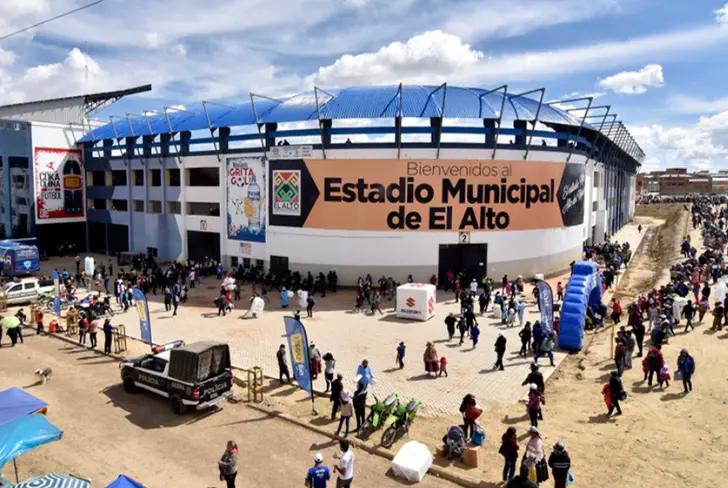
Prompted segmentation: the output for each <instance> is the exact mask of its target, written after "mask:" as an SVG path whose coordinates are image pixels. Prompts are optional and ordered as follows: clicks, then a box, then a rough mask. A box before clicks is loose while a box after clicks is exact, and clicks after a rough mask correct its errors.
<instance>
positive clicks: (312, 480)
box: [304, 452, 331, 488]
mask: <svg viewBox="0 0 728 488" xmlns="http://www.w3.org/2000/svg"><path fill="white" fill-rule="evenodd" d="M323 462H324V456H323V455H322V454H321V453H320V452H317V453H316V455H315V456H314V457H313V467H312V468H309V470H308V472H307V473H306V480H305V481H304V484H305V485H306V487H307V488H326V485H327V482H328V481H329V480H330V479H331V473H330V472H329V468H328V467H327V466H324V465H323Z"/></svg>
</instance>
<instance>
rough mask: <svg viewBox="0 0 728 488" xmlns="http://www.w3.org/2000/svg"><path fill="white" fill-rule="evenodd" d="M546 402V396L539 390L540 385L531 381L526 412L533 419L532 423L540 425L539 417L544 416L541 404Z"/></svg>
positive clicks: (536, 425) (535, 425)
mask: <svg viewBox="0 0 728 488" xmlns="http://www.w3.org/2000/svg"><path fill="white" fill-rule="evenodd" d="M545 404H546V398H545V397H544V396H543V394H542V393H541V392H539V391H538V386H536V385H535V384H533V383H531V384H530V385H528V401H527V403H526V413H527V414H528V418H529V419H530V420H531V425H532V426H534V427H538V419H539V418H543V413H542V412H541V405H545Z"/></svg>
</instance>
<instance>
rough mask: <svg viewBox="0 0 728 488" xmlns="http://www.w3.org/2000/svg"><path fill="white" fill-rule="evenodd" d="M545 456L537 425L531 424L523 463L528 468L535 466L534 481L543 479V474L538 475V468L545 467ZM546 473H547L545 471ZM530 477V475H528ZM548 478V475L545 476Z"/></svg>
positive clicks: (537, 481)
mask: <svg viewBox="0 0 728 488" xmlns="http://www.w3.org/2000/svg"><path fill="white" fill-rule="evenodd" d="M545 457H546V453H545V452H544V447H543V440H542V439H541V433H540V432H539V430H538V427H536V426H533V425H532V426H531V427H530V428H529V429H528V442H527V443H526V452H525V453H524V454H523V465H524V466H526V467H527V468H528V469H529V470H530V469H531V468H535V471H536V480H535V483H539V482H540V481H545V480H544V479H543V474H542V475H541V476H539V472H538V471H539V468H541V470H543V469H544V468H546V466H545V464H546V463H545V461H544V458H545ZM547 475H548V473H547ZM529 478H530V476H529ZM546 479H548V476H547V478H546Z"/></svg>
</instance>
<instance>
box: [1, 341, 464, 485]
mask: <svg viewBox="0 0 728 488" xmlns="http://www.w3.org/2000/svg"><path fill="white" fill-rule="evenodd" d="M29 332H30V331H28V333H27V334H26V336H27V337H26V338H25V344H23V345H19V346H17V347H15V348H10V347H5V346H4V347H2V348H1V349H0V389H5V388H7V387H10V386H18V387H23V388H25V389H26V390H27V391H28V392H30V393H32V394H33V395H37V396H38V397H39V398H42V399H43V400H45V401H46V402H48V404H49V405H50V407H49V412H48V418H49V420H50V421H51V422H53V423H54V424H55V425H57V426H58V427H59V428H61V429H62V430H63V431H64V435H63V439H62V440H61V441H60V442H55V443H52V444H48V445H45V446H42V447H39V448H37V449H35V450H34V451H31V452H30V453H27V454H24V455H23V456H21V457H19V458H18V459H17V464H18V469H19V472H20V479H21V480H22V479H25V478H28V477H30V476H37V475H40V474H45V473H49V472H54V471H58V472H67V473H78V474H79V475H82V476H84V477H86V478H90V479H91V481H92V483H93V486H95V487H103V486H106V485H107V484H108V483H110V482H111V481H112V480H113V479H114V478H116V476H117V475H119V474H120V473H125V474H127V475H129V476H132V477H133V478H135V479H137V480H139V481H141V482H143V483H144V484H145V486H147V487H150V488H165V487H166V488H170V487H185V488H186V487H190V488H207V487H220V486H222V485H221V483H220V482H219V481H217V460H218V459H219V456H220V455H221V454H222V451H223V450H224V448H225V443H226V441H227V440H228V439H234V440H236V441H237V442H238V444H239V446H240V466H239V472H238V473H239V474H238V486H240V487H245V488H247V487H253V486H256V487H258V486H259V487H280V488H284V487H285V488H289V487H291V486H303V479H304V477H305V474H306V470H307V469H308V468H309V467H310V466H311V465H313V461H312V460H313V455H314V454H315V453H316V452H322V453H323V455H324V459H325V463H326V464H327V465H329V466H331V465H332V464H333V463H334V462H335V460H334V458H333V455H334V452H335V450H336V448H335V443H334V442H333V441H331V440H330V439H327V438H325V437H324V436H320V435H317V434H315V433H312V432H310V431H308V430H306V429H303V428H301V427H298V426H295V425H292V424H290V423H288V422H286V421H284V420H281V419H276V418H274V417H270V416H268V415H266V414H263V413H259V412H257V411H254V410H252V409H250V408H248V407H247V406H245V405H244V404H231V403H228V404H226V405H225V407H224V408H223V409H222V410H220V411H217V412H214V413H191V414H188V415H185V416H177V415H175V414H174V413H172V411H171V409H170V407H169V405H168V404H167V402H166V401H165V400H163V399H161V398H158V397H156V396H153V395H151V394H143V393H141V394H137V395H129V394H127V393H125V392H124V390H123V388H122V386H121V384H120V383H119V368H118V366H117V362H116V361H115V360H114V359H111V358H106V357H104V356H102V355H100V354H96V353H94V352H91V351H88V350H85V349H81V348H78V347H75V346H73V345H70V344H67V343H65V342H62V341H60V340H57V339H51V338H47V337H36V336H33V335H30V333H29ZM40 367H44V368H45V367H50V368H52V369H53V376H52V378H51V381H50V382H48V383H46V384H45V385H40V384H37V383H36V378H35V376H34V375H33V372H34V370H35V369H37V368H40ZM337 445H338V444H336V446H337ZM354 453H355V478H354V479H355V483H356V486H360V487H373V486H377V487H381V488H392V487H398V486H402V483H401V482H400V481H399V480H397V479H395V478H392V477H391V476H389V475H388V473H387V472H388V469H389V462H388V461H386V460H385V459H383V458H380V457H377V456H373V455H370V454H367V453H366V452H365V451H362V450H359V449H355V450H354ZM4 475H5V477H6V478H8V479H12V481H15V480H14V479H13V468H12V463H11V464H9V465H7V466H6V467H5V471H4ZM421 486H424V487H428V488H434V487H445V488H447V487H454V486H455V485H452V484H450V483H449V482H446V481H444V480H439V479H437V478H435V477H433V476H428V477H426V478H425V480H424V481H423V482H422V483H421Z"/></svg>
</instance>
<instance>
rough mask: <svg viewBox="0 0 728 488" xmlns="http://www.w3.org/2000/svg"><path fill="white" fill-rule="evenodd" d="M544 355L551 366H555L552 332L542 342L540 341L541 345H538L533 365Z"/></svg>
mask: <svg viewBox="0 0 728 488" xmlns="http://www.w3.org/2000/svg"><path fill="white" fill-rule="evenodd" d="M543 355H546V356H548V357H549V362H550V364H551V366H555V364H554V334H553V332H552V333H550V334H548V335H547V336H546V337H545V338H544V339H543V341H541V344H540V345H539V348H538V352H537V353H536V356H535V357H534V358H533V362H534V363H538V358H540V357H541V356H543Z"/></svg>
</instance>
